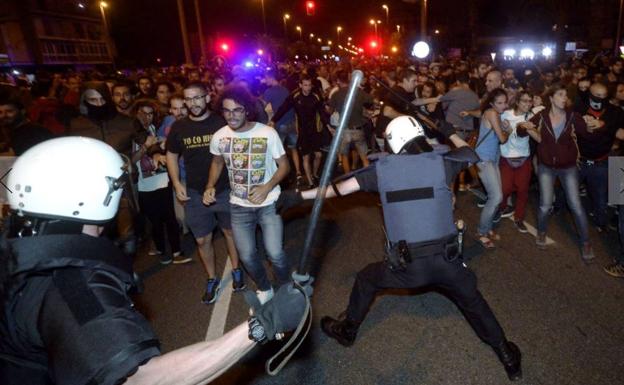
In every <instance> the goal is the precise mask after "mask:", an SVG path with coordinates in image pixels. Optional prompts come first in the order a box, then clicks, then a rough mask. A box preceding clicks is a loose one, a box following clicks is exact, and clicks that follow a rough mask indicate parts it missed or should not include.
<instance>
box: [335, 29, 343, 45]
mask: <svg viewBox="0 0 624 385" xmlns="http://www.w3.org/2000/svg"><path fill="white" fill-rule="evenodd" d="M341 31H342V27H341V26H337V27H336V40H337V41H338V42H340V32H341Z"/></svg>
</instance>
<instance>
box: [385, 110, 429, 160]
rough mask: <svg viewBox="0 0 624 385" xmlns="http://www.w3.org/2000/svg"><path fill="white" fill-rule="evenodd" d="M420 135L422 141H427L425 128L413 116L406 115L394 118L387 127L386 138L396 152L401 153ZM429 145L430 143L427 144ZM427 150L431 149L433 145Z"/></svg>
mask: <svg viewBox="0 0 624 385" xmlns="http://www.w3.org/2000/svg"><path fill="white" fill-rule="evenodd" d="M419 137H422V139H423V140H422V142H424V143H426V136H425V129H424V128H423V126H422V125H421V124H420V123H419V122H418V121H417V120H416V119H414V118H413V117H411V116H407V115H404V116H399V117H397V118H394V119H392V121H391V122H390V123H388V126H387V127H386V140H387V141H388V144H389V145H390V149H391V150H392V152H393V153H395V154H399V153H400V152H401V151H402V150H403V149H404V148H405V145H406V144H408V143H410V142H412V141H414V139H416V138H419ZM427 146H429V145H428V144H427ZM427 151H431V146H429V148H428V149H427Z"/></svg>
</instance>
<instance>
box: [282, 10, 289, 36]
mask: <svg viewBox="0 0 624 385" xmlns="http://www.w3.org/2000/svg"><path fill="white" fill-rule="evenodd" d="M288 20H290V15H289V14H287V13H285V14H284V17H282V21H284V36H285V37H288V28H287V27H286V23H287V22H288Z"/></svg>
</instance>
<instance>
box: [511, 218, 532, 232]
mask: <svg viewBox="0 0 624 385" xmlns="http://www.w3.org/2000/svg"><path fill="white" fill-rule="evenodd" d="M514 224H515V225H516V228H517V229H518V231H519V232H521V233H528V232H529V230H528V229H527V227H526V225H525V224H524V221H522V220H520V221H514Z"/></svg>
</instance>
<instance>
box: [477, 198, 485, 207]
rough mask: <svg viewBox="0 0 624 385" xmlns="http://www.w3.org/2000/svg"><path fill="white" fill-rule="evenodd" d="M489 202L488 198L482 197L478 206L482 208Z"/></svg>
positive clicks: (478, 201)
mask: <svg viewBox="0 0 624 385" xmlns="http://www.w3.org/2000/svg"><path fill="white" fill-rule="evenodd" d="M486 203H487V199H481V198H479V200H477V207H478V208H480V209H482V208H484V207H485V204H486Z"/></svg>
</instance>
